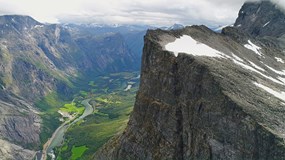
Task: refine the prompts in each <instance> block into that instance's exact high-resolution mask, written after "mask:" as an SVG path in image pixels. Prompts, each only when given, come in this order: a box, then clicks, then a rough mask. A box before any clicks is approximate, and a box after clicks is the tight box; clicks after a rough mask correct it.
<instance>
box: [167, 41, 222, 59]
mask: <svg viewBox="0 0 285 160" xmlns="http://www.w3.org/2000/svg"><path fill="white" fill-rule="evenodd" d="M165 49H166V50H168V51H170V52H174V55H175V57H177V56H178V53H187V54H192V55H194V56H207V57H219V58H222V57H223V56H224V55H225V54H223V53H221V52H220V51H217V50H215V49H213V48H211V47H209V46H208V45H205V44H203V43H200V42H198V41H196V40H195V39H193V38H192V37H190V36H188V35H183V36H181V37H180V38H177V39H176V40H175V41H174V42H171V43H168V44H166V45H165Z"/></svg>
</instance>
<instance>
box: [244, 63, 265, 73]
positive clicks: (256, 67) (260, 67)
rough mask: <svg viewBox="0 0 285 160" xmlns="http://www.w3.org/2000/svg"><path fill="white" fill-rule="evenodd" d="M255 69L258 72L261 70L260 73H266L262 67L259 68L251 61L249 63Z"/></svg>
mask: <svg viewBox="0 0 285 160" xmlns="http://www.w3.org/2000/svg"><path fill="white" fill-rule="evenodd" d="M248 62H249V63H250V64H251V65H252V66H253V67H254V68H256V69H258V70H260V71H263V72H265V70H264V69H263V68H261V67H259V66H258V65H256V64H255V63H253V62H251V61H248Z"/></svg>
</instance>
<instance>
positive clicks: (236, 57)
mask: <svg viewBox="0 0 285 160" xmlns="http://www.w3.org/2000/svg"><path fill="white" fill-rule="evenodd" d="M232 56H233V57H234V59H235V60H237V61H240V62H244V60H243V59H241V58H239V57H238V56H237V55H235V54H233V53H232Z"/></svg>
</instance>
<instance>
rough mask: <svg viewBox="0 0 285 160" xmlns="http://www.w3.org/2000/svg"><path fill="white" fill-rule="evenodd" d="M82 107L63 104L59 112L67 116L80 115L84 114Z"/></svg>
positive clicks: (73, 104)
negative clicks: (67, 114)
mask: <svg viewBox="0 0 285 160" xmlns="http://www.w3.org/2000/svg"><path fill="white" fill-rule="evenodd" d="M84 109H85V108H84V107H83V106H82V105H77V104H76V103H75V102H72V103H67V104H64V106H63V107H62V108H60V111H62V112H67V113H69V114H74V113H76V114H82V113H83V112H84Z"/></svg>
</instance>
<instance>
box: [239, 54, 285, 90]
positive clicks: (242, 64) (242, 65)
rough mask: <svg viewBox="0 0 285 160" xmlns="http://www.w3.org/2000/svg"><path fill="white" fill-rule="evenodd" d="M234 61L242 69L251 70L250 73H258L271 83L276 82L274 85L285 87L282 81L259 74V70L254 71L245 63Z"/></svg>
mask: <svg viewBox="0 0 285 160" xmlns="http://www.w3.org/2000/svg"><path fill="white" fill-rule="evenodd" d="M233 61H234V63H235V64H237V65H239V66H241V67H242V68H244V69H247V70H250V71H252V72H255V73H257V74H259V75H261V76H263V77H264V78H267V79H269V80H271V81H272V82H274V83H278V84H281V85H285V83H282V82H281V81H280V80H277V79H275V78H273V77H270V76H267V75H265V74H263V73H261V72H259V71H258V70H256V69H254V68H253V67H251V66H248V65H246V64H244V63H241V62H239V61H236V60H234V59H233Z"/></svg>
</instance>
